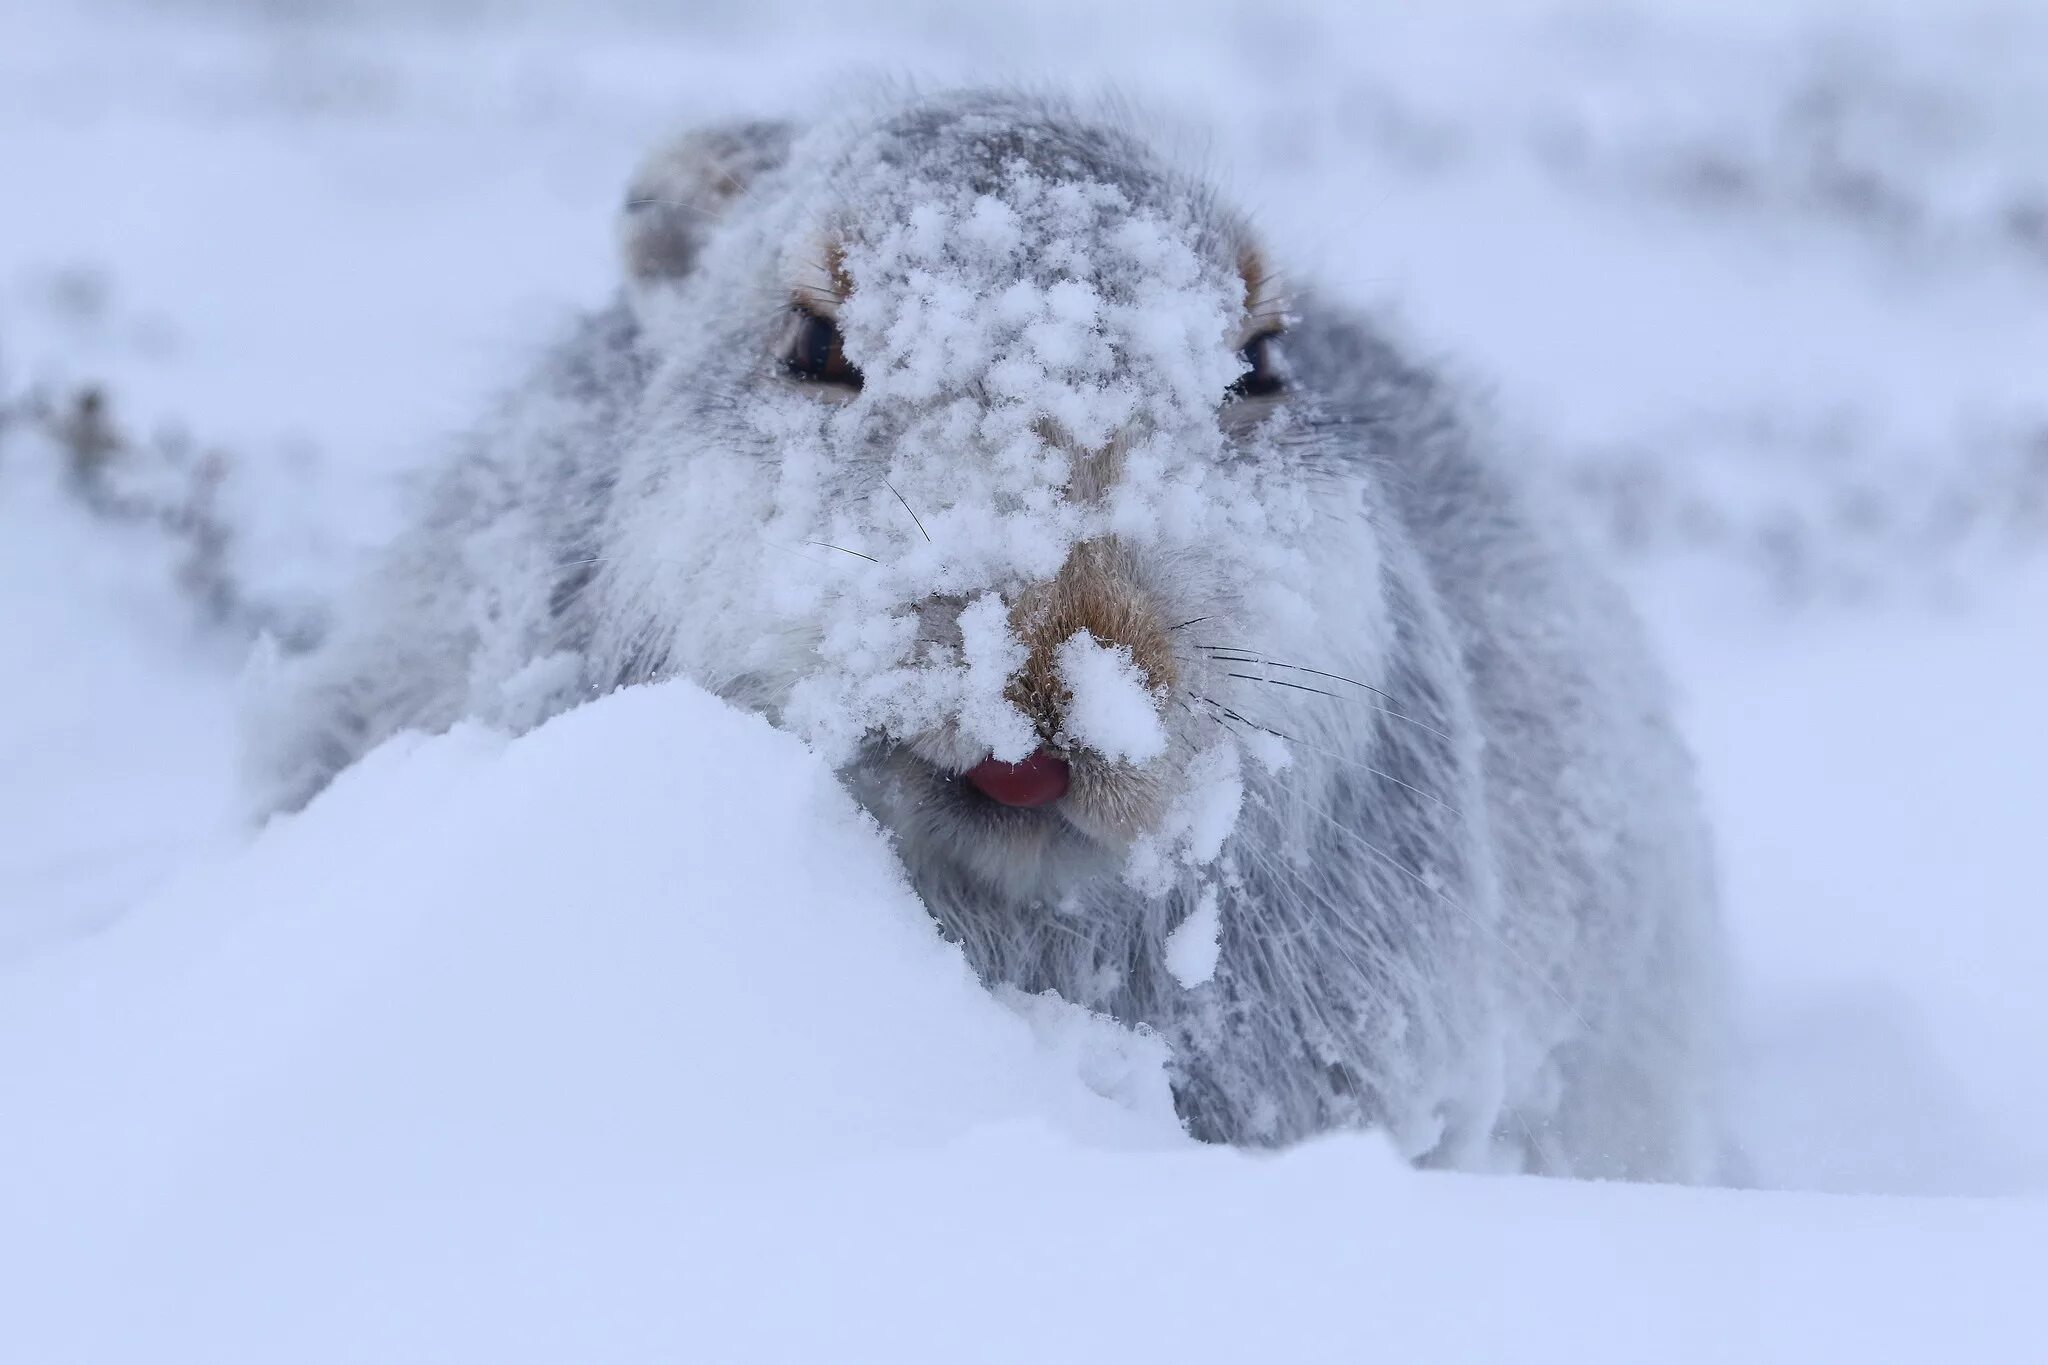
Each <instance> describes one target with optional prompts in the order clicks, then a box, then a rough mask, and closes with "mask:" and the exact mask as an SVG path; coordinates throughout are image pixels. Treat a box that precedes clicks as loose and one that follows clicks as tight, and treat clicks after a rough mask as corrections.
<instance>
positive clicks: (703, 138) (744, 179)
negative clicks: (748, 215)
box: [619, 119, 794, 283]
mask: <svg viewBox="0 0 2048 1365" xmlns="http://www.w3.org/2000/svg"><path fill="white" fill-rule="evenodd" d="M793 136H794V134H793V130H792V129H791V127H790V125H789V124H787V123H783V122H780V121H776V120H768V119H752V120H745V121H742V122H738V123H728V124H718V125H715V126H712V127H709V128H697V129H692V130H691V131H689V132H687V133H684V134H682V135H681V136H680V137H676V138H673V139H671V140H669V141H668V142H665V143H663V144H662V145H660V146H658V147H656V148H655V149H654V150H653V151H652V152H650V153H649V154H648V155H647V156H646V158H644V159H643V160H642V161H641V163H640V166H639V168H638V169H637V170H635V171H634V173H633V177H632V179H631V181H630V182H629V183H628V185H627V189H626V198H625V203H624V205H623V206H622V208H621V210H620V215H619V232H620V245H621V252H622V255H623V256H624V264H625V268H626V274H627V276H628V278H629V279H630V280H632V281H634V282H636V283H649V282H653V281H657V280H665V279H674V278H676V277H678V276H681V275H685V274H687V273H689V271H690V269H691V268H692V267H693V266H694V265H695V264H696V262H697V256H698V253H699V251H700V249H701V248H702V246H703V240H704V238H705V236H706V235H707V234H708V233H709V232H710V230H711V229H712V227H714V226H715V225H716V224H717V223H718V221H719V220H720V219H721V218H723V217H724V215H725V212H726V210H727V209H729V208H730V207H731V206H732V204H733V203H734V202H736V201H737V200H739V199H741V198H742V197H744V196H745V195H746V194H747V193H748V192H749V191H750V190H751V189H752V187H753V186H754V185H755V184H756V183H757V182H758V181H759V180H760V179H761V177H762V176H763V175H765V174H767V173H769V172H771V171H773V170H775V169H776V168H777V167H779V166H780V165H782V163H783V162H784V161H786V160H787V159H788V157H789V147H790V142H791V141H792V138H793Z"/></svg>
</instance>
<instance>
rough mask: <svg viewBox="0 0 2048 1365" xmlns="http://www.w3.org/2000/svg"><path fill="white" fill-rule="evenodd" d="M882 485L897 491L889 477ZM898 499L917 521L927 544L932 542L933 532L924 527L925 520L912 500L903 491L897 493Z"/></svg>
mask: <svg viewBox="0 0 2048 1365" xmlns="http://www.w3.org/2000/svg"><path fill="white" fill-rule="evenodd" d="M882 487H884V488H886V489H888V490H889V491H890V492H891V493H896V485H895V484H893V483H890V482H889V481H888V480H887V479H884V480H882ZM896 501H898V502H900V503H902V504H903V510H904V511H906V512H909V513H910V519H911V520H912V521H914V522H916V523H917V533H918V534H919V535H921V536H923V537H924V538H925V543H926V544H930V543H931V538H932V533H931V532H930V531H927V530H925V529H924V522H923V521H922V520H921V519H920V518H919V517H918V515H917V512H916V510H915V509H914V508H912V507H911V505H910V500H909V499H908V498H906V497H904V496H903V495H902V494H901V493H896Z"/></svg>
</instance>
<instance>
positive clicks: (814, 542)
mask: <svg viewBox="0 0 2048 1365" xmlns="http://www.w3.org/2000/svg"><path fill="white" fill-rule="evenodd" d="M804 544H806V545H815V546H817V547H818V548H819V549H821V550H837V551H839V553H841V554H843V555H852V556H853V557H854V558H855V559H865V560H866V561H867V562H868V563H870V564H879V563H881V562H882V561H881V560H879V559H876V558H875V557H874V556H873V555H864V554H862V553H861V552H860V551H859V550H849V549H847V548H846V547H845V546H844V545H832V544H828V543H827V542H825V541H822V540H807V541H805V542H804Z"/></svg>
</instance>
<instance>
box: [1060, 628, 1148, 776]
mask: <svg viewBox="0 0 2048 1365" xmlns="http://www.w3.org/2000/svg"><path fill="white" fill-rule="evenodd" d="M1059 666H1060V679H1061V681H1063V682H1064V683H1066V685H1067V691H1068V694H1069V696H1070V698H1071V700H1070V701H1069V702H1068V704H1067V731H1066V733H1067V739H1068V741H1069V742H1071V743H1076V744H1085V745H1087V746H1088V747H1089V748H1091V749H1093V750H1095V752H1097V753H1099V754H1101V755H1102V756H1103V757H1105V758H1110V759H1118V760H1121V761H1123V762H1126V763H1149V762H1151V761H1152V760H1153V759H1155V758H1157V757H1159V756H1160V755H1161V754H1163V753H1165V752H1166V727H1165V725H1164V724H1162V723H1161V721H1160V718H1159V706H1158V703H1157V701H1156V699H1155V698H1154V697H1153V695H1152V692H1151V690H1150V689H1149V688H1147V687H1146V685H1145V675H1144V674H1143V673H1142V672H1140V671H1139V670H1138V668H1137V666H1136V665H1135V664H1133V663H1132V662H1131V652H1130V650H1128V649H1121V648H1119V649H1111V648H1109V647H1108V646H1106V645H1104V644H1102V643H1101V642H1100V641H1099V640H1097V639H1096V638H1095V637H1094V636H1093V635H1091V634H1089V633H1088V632H1087V631H1085V630H1084V631H1081V632H1080V633H1078V634H1076V635H1074V636H1072V637H1070V638H1069V639H1068V640H1067V642H1066V643H1065V644H1063V645H1061V646H1060V647H1059Z"/></svg>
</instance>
